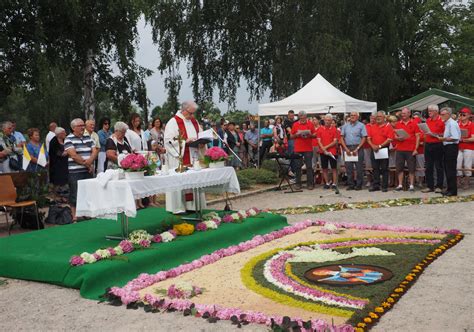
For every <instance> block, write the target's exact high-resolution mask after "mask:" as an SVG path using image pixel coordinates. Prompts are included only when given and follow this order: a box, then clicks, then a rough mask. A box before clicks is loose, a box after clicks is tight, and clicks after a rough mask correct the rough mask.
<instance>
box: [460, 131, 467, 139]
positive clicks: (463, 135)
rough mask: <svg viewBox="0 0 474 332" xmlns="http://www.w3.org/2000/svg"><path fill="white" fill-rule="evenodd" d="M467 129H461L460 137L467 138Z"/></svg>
mask: <svg viewBox="0 0 474 332" xmlns="http://www.w3.org/2000/svg"><path fill="white" fill-rule="evenodd" d="M467 134H468V131H467V129H461V137H462V138H467Z"/></svg>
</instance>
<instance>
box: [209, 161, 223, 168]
mask: <svg viewBox="0 0 474 332" xmlns="http://www.w3.org/2000/svg"><path fill="white" fill-rule="evenodd" d="M222 167H225V161H223V160H222V161H215V162H210V163H209V168H222Z"/></svg>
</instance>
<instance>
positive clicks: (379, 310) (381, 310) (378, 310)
mask: <svg viewBox="0 0 474 332" xmlns="http://www.w3.org/2000/svg"><path fill="white" fill-rule="evenodd" d="M374 310H375V312H379V313H382V312H384V311H385V310H383V308H382V307H375V309H374Z"/></svg>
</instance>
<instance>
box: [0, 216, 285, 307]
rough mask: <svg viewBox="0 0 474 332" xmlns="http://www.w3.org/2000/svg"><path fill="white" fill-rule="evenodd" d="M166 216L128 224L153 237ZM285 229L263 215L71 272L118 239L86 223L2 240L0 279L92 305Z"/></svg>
mask: <svg viewBox="0 0 474 332" xmlns="http://www.w3.org/2000/svg"><path fill="white" fill-rule="evenodd" d="M167 216H169V214H168V213H167V212H166V211H165V210H164V209H162V208H148V209H145V210H141V211H138V216H137V218H135V219H130V223H129V224H130V230H131V231H132V230H135V229H145V230H147V231H148V232H150V233H152V234H155V233H156V229H157V228H158V227H159V224H160V223H161V222H162V221H163V219H164V218H166V217H167ZM286 225H287V222H286V218H285V217H282V216H279V215H273V214H269V213H262V214H260V215H258V216H257V217H254V218H247V219H245V221H244V222H243V223H241V224H224V223H223V224H221V226H220V227H219V228H218V229H217V230H212V231H207V232H197V233H194V234H192V235H190V236H181V237H178V238H177V239H176V240H174V241H172V242H168V243H158V244H153V245H152V247H151V248H150V249H143V250H136V251H134V252H132V253H129V254H125V255H123V256H119V258H118V259H108V260H104V261H100V262H98V263H95V264H88V265H83V266H78V267H71V266H70V265H69V259H70V258H71V256H73V255H77V254H81V253H82V252H84V251H87V252H94V251H95V250H97V249H99V248H106V247H110V246H114V245H116V244H117V243H118V242H117V241H108V240H106V239H105V235H117V234H118V233H119V224H118V223H117V222H114V221H111V220H99V219H96V220H90V221H86V222H81V223H77V224H71V225H66V226H57V227H51V228H48V229H44V230H40V231H32V232H28V233H24V234H19V235H13V236H10V237H6V238H1V239H0V276H3V277H9V278H15V279H25V280H34V281H41V282H47V283H52V284H57V285H61V286H64V287H70V288H77V289H80V291H81V295H82V296H83V297H85V298H89V299H97V298H98V297H99V296H100V295H101V294H103V293H104V290H105V288H107V287H110V286H123V285H124V284H125V283H126V282H127V281H129V280H131V279H133V278H135V277H137V275H138V274H140V273H143V272H146V273H156V272H158V271H161V270H168V269H170V268H173V267H176V266H178V265H180V264H183V263H185V262H189V261H191V260H193V259H196V258H199V257H201V256H202V255H205V254H209V253H211V252H213V251H215V250H217V249H220V248H225V247H228V246H230V245H234V244H238V243H240V242H242V241H246V240H249V239H251V238H252V237H253V236H255V235H258V234H265V233H268V232H271V231H274V230H277V229H280V228H282V227H284V226H286ZM123 257H125V258H124V259H121V258H123Z"/></svg>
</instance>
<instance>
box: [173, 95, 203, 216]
mask: <svg viewBox="0 0 474 332" xmlns="http://www.w3.org/2000/svg"><path fill="white" fill-rule="evenodd" d="M197 108H198V106H197V104H196V103H195V102H193V101H185V102H184V103H183V104H182V105H181V110H180V111H178V112H177V113H176V115H175V116H174V117H173V118H171V119H170V120H169V121H168V123H167V124H166V128H165V133H164V144H165V148H166V159H165V164H167V165H168V167H169V169H170V170H171V169H174V168H176V167H178V165H179V141H178V139H177V137H178V135H179V134H181V135H182V136H183V138H184V140H185V145H184V148H183V149H182V151H181V156H182V157H183V164H184V165H192V164H193V162H194V161H195V160H198V159H199V158H200V156H202V155H203V153H204V150H205V146H200V147H199V148H195V147H190V146H189V144H190V143H192V142H194V141H195V140H196V139H197V137H198V133H199V132H200V131H202V128H201V127H200V126H199V123H198V122H197V120H196V119H195V118H194V113H195V112H196V110H197ZM193 199H194V197H192V195H190V193H189V192H188V193H185V192H183V191H175V192H167V193H166V210H167V211H169V212H172V213H183V212H185V211H186V210H194V209H195V206H194V201H193ZM200 201H201V202H202V206H203V207H205V204H206V203H205V200H204V194H203V195H202V197H201V199H200Z"/></svg>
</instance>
